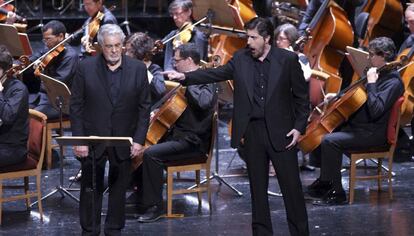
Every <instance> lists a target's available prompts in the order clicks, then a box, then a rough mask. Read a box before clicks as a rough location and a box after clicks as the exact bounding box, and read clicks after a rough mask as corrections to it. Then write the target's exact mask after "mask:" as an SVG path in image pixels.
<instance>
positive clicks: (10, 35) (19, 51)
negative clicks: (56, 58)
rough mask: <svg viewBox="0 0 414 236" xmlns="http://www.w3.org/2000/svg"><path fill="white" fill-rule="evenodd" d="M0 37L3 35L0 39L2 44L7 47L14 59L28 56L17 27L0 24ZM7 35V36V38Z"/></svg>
mask: <svg viewBox="0 0 414 236" xmlns="http://www.w3.org/2000/svg"><path fill="white" fill-rule="evenodd" d="M0 35H2V37H0V44H3V45H5V46H6V47H7V49H9V52H10V54H11V55H12V56H13V57H20V56H21V55H27V54H26V52H25V49H24V47H23V45H22V43H21V41H20V39H19V33H18V31H17V29H16V27H14V26H13V25H9V24H0ZM5 35H7V37H6V36H5ZM29 45H30V44H29ZM30 49H31V48H30Z"/></svg>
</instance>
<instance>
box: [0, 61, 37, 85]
mask: <svg viewBox="0 0 414 236" xmlns="http://www.w3.org/2000/svg"><path fill="white" fill-rule="evenodd" d="M19 61H20V62H21V63H20V64H16V65H13V66H12V67H11V68H10V69H8V70H6V71H5V72H4V73H3V75H2V76H1V77H0V84H4V82H5V81H6V79H8V78H10V77H12V76H13V75H15V74H18V73H19V72H20V70H22V69H23V68H25V67H27V65H29V63H30V60H29V57H27V56H24V55H23V56H21V57H20V58H19Z"/></svg>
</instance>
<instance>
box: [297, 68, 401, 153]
mask: <svg viewBox="0 0 414 236" xmlns="http://www.w3.org/2000/svg"><path fill="white" fill-rule="evenodd" d="M400 65H401V61H394V62H390V63H387V64H385V65H384V66H382V67H380V68H379V69H378V70H377V71H378V72H377V73H380V72H381V71H387V70H391V69H393V68H395V67H397V66H400ZM366 81H367V77H366V76H364V77H362V78H361V79H359V80H358V81H356V82H355V83H354V84H352V85H350V86H349V87H347V88H346V89H344V90H342V91H341V92H339V93H338V95H336V96H335V97H333V98H331V99H329V101H328V103H324V102H323V103H321V104H320V105H323V106H324V107H325V109H323V110H321V109H320V108H319V106H317V107H316V108H317V109H315V110H314V112H317V113H320V114H319V116H318V118H315V119H314V120H313V121H311V122H310V123H309V124H308V126H307V127H306V133H305V134H304V135H302V136H300V137H299V140H298V144H299V148H300V149H301V150H302V152H303V153H309V152H311V151H313V150H314V149H315V148H317V147H318V146H319V145H320V144H321V141H322V138H323V137H324V136H325V134H328V133H331V132H332V131H333V130H334V129H336V128H337V127H338V126H340V125H341V124H342V123H344V122H345V121H347V120H348V118H349V117H350V116H351V115H352V114H353V113H355V112H356V111H357V110H358V109H359V108H360V107H362V105H364V103H365V102H366V100H367V93H366V91H365V86H364V83H365V82H366ZM313 116H315V117H316V115H313Z"/></svg>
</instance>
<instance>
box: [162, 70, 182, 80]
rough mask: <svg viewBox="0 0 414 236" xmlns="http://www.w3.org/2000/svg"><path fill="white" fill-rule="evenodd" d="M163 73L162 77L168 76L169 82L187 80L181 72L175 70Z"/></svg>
mask: <svg viewBox="0 0 414 236" xmlns="http://www.w3.org/2000/svg"><path fill="white" fill-rule="evenodd" d="M161 73H162V75H165V76H167V78H168V79H169V80H172V81H183V80H185V75H184V74H183V73H180V72H177V71H174V70H167V71H164V72H161Z"/></svg>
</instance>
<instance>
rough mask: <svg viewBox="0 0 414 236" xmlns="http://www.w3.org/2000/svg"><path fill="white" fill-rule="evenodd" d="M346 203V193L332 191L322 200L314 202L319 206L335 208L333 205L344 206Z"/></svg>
mask: <svg viewBox="0 0 414 236" xmlns="http://www.w3.org/2000/svg"><path fill="white" fill-rule="evenodd" d="M345 203H346V194H345V191H344V190H343V189H342V190H339V191H338V190H335V189H333V188H332V189H331V190H329V192H328V193H326V194H325V196H323V198H322V199H321V200H316V201H314V202H313V204H314V205H319V206H333V205H342V204H345Z"/></svg>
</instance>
